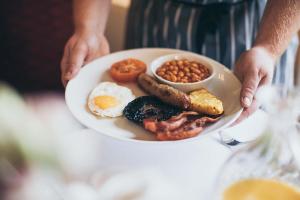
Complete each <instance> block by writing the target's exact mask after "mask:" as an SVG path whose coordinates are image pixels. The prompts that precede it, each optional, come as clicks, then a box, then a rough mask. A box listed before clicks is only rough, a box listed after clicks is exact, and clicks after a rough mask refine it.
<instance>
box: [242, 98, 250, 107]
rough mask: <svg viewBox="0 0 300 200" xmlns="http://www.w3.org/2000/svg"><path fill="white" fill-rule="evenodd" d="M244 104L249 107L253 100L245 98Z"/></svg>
mask: <svg viewBox="0 0 300 200" xmlns="http://www.w3.org/2000/svg"><path fill="white" fill-rule="evenodd" d="M243 103H244V104H245V105H246V106H247V107H249V106H250V105H251V99H250V98H249V97H244V98H243Z"/></svg>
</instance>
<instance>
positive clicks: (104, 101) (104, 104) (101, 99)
mask: <svg viewBox="0 0 300 200" xmlns="http://www.w3.org/2000/svg"><path fill="white" fill-rule="evenodd" d="M94 103H95V105H96V106H97V107H99V108H101V109H107V108H112V107H115V106H116V105H118V100H117V99H116V98H115V97H113V96H97V97H95V98H94Z"/></svg>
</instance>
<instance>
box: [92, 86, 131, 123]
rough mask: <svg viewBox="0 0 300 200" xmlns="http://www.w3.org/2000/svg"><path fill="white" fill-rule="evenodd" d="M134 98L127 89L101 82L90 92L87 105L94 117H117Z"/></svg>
mask: <svg viewBox="0 0 300 200" xmlns="http://www.w3.org/2000/svg"><path fill="white" fill-rule="evenodd" d="M134 98H135V96H134V95H133V94H132V92H131V90H130V89H129V88H126V87H123V86H120V85H117V84H116V83H112V82H102V83H100V84H98V85H97V86H96V87H95V88H94V89H93V90H92V91H91V93H90V95H89V97H88V103H87V104H88V108H89V110H90V111H91V112H92V113H93V114H94V115H96V116H101V117H118V116H121V115H122V113H123V110H124V108H125V106H126V105H127V104H128V103H129V102H130V101H132V100H133V99H134Z"/></svg>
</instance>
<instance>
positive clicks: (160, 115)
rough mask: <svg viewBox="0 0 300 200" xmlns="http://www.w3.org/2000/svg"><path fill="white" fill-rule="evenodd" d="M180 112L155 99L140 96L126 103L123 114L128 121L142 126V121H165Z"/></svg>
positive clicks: (178, 109)
mask: <svg viewBox="0 0 300 200" xmlns="http://www.w3.org/2000/svg"><path fill="white" fill-rule="evenodd" d="M181 112H182V110H181V109H180V108H177V107H175V106H172V105H169V104H166V103H164V102H162V101H161V100H159V99H158V98H157V97H154V96H142V97H138V98H136V99H135V100H133V101H131V102H130V103H128V105H127V106H126V107H125V109H124V111H123V114H124V115H125V117H126V118H127V119H128V120H130V121H133V122H135V123H138V124H142V123H143V120H144V119H149V118H151V119H157V120H158V121H161V120H167V119H169V118H171V117H172V116H174V115H177V114H179V113H181Z"/></svg>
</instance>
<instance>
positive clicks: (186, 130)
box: [144, 111, 220, 140]
mask: <svg viewBox="0 0 300 200" xmlns="http://www.w3.org/2000/svg"><path fill="white" fill-rule="evenodd" d="M219 118H220V117H218V118H211V117H203V116H201V115H199V114H198V113H196V112H192V111H190V112H183V113H181V114H179V115H177V116H174V117H172V118H170V119H169V120H166V121H157V120H155V119H145V120H144V127H145V129H146V130H149V131H151V132H153V133H155V134H156V137H157V139H159V140H181V139H185V138H190V137H194V136H196V135H198V134H199V133H200V132H201V131H202V130H203V128H204V126H205V125H206V124H207V123H213V122H216V121H218V120H219Z"/></svg>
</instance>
